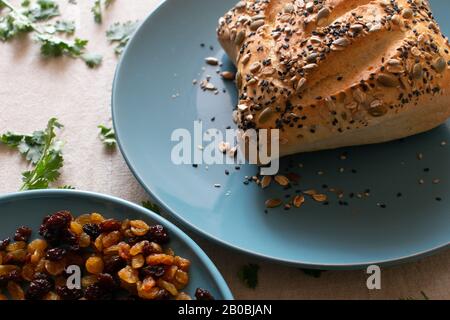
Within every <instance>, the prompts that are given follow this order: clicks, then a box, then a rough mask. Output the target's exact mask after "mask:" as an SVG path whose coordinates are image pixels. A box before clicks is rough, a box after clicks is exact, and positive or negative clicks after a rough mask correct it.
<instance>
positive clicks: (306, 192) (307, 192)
mask: <svg viewBox="0 0 450 320" xmlns="http://www.w3.org/2000/svg"><path fill="white" fill-rule="evenodd" d="M303 193H304V194H306V195H308V196H313V195H315V194H317V193H318V192H317V191H316V190H306V191H303Z"/></svg>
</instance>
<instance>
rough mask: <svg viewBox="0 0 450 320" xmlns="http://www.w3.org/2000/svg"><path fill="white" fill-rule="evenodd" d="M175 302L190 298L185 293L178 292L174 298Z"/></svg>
mask: <svg viewBox="0 0 450 320" xmlns="http://www.w3.org/2000/svg"><path fill="white" fill-rule="evenodd" d="M175 300H192V298H191V296H189V295H188V294H187V293H184V292H180V293H179V294H178V295H177V296H176V297H175Z"/></svg>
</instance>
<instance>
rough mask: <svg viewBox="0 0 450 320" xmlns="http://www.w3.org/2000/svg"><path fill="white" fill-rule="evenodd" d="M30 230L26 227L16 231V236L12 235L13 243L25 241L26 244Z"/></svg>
mask: <svg viewBox="0 0 450 320" xmlns="http://www.w3.org/2000/svg"><path fill="white" fill-rule="evenodd" d="M31 232H32V231H31V229H30V228H28V227H24V226H22V227H20V228H18V229H17V230H16V234H15V235H14V240H15V241H25V242H28V239H30V236H31Z"/></svg>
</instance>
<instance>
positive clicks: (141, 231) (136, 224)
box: [130, 220, 150, 237]
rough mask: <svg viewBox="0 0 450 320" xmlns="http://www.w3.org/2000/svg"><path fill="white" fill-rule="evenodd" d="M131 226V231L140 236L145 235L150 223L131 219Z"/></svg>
mask: <svg viewBox="0 0 450 320" xmlns="http://www.w3.org/2000/svg"><path fill="white" fill-rule="evenodd" d="M130 226H131V232H133V233H134V234H135V235H136V236H138V237H141V236H145V235H146V234H147V232H148V230H150V227H149V226H148V224H146V223H145V222H144V221H142V220H132V221H130Z"/></svg>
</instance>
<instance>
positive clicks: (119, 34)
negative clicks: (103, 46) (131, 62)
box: [106, 21, 139, 55]
mask: <svg viewBox="0 0 450 320" xmlns="http://www.w3.org/2000/svg"><path fill="white" fill-rule="evenodd" d="M138 25H139V21H127V22H124V23H120V22H116V23H114V24H112V25H111V26H110V27H109V29H108V30H107V31H106V38H107V39H108V40H109V42H111V43H115V44H116V48H115V49H114V52H115V53H116V54H117V55H121V54H122V52H123V50H124V49H125V46H126V45H127V43H128V41H129V40H130V38H131V36H132V35H133V33H134V31H135V30H136V28H137V26H138Z"/></svg>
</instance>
